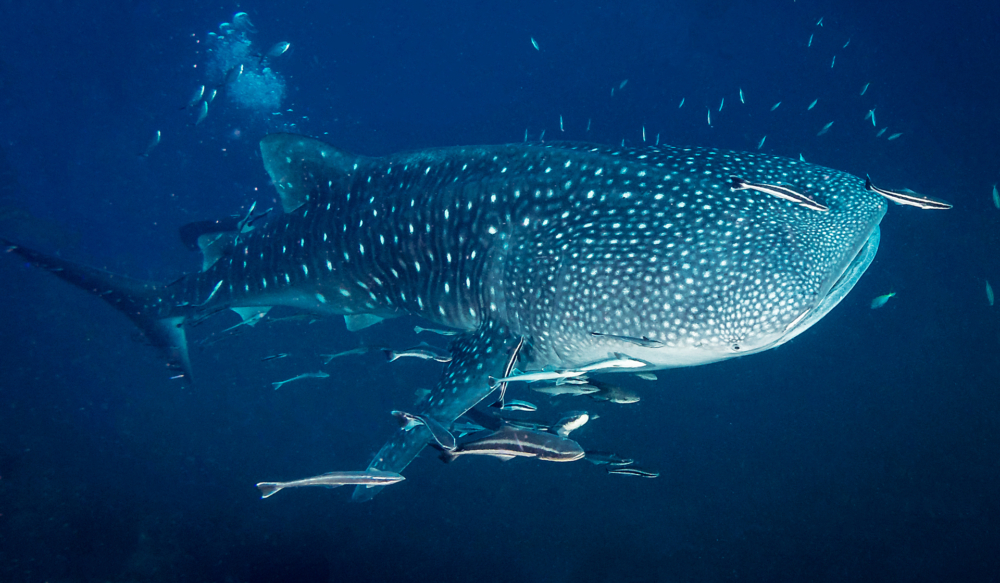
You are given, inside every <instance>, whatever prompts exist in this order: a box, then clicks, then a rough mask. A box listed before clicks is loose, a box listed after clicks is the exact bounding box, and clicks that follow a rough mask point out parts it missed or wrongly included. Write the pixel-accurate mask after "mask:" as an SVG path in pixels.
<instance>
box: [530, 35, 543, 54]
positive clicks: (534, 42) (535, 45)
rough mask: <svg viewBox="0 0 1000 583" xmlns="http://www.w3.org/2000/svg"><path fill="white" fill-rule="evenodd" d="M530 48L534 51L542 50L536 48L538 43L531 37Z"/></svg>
mask: <svg viewBox="0 0 1000 583" xmlns="http://www.w3.org/2000/svg"><path fill="white" fill-rule="evenodd" d="M531 46H533V47H535V50H536V51H540V50H542V49H540V48H539V47H538V41H536V40H535V39H534V37H532V39H531Z"/></svg>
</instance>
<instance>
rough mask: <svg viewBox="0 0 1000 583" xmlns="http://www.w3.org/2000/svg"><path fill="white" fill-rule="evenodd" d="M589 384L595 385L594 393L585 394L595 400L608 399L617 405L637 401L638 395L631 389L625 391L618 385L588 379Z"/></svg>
mask: <svg viewBox="0 0 1000 583" xmlns="http://www.w3.org/2000/svg"><path fill="white" fill-rule="evenodd" d="M590 384H591V385H593V386H595V387H597V389H598V391H597V392H596V393H588V394H587V396H588V397H590V398H591V399H595V400H597V401H608V402H609V403H615V404H618V405H631V404H632V403H638V402H639V400H640V399H639V395H637V394H635V393H633V392H632V391H627V390H625V389H623V388H621V387H619V386H618V385H611V384H607V383H601V382H598V381H593V380H592V381H590Z"/></svg>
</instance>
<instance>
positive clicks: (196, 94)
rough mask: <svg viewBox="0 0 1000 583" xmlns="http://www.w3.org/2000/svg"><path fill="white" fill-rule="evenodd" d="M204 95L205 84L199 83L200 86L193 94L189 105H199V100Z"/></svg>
mask: <svg viewBox="0 0 1000 583" xmlns="http://www.w3.org/2000/svg"><path fill="white" fill-rule="evenodd" d="M204 96H205V86H204V85H199V86H198V88H197V89H195V90H194V94H193V95H191V99H190V101H188V104H187V106H188V107H194V106H195V105H197V103H198V102H199V101H201V98H202V97H204ZM181 109H183V108H181Z"/></svg>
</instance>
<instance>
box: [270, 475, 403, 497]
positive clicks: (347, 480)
mask: <svg viewBox="0 0 1000 583" xmlns="http://www.w3.org/2000/svg"><path fill="white" fill-rule="evenodd" d="M405 479H406V478H404V477H403V476H400V475H399V474H396V473H393V472H383V471H379V470H365V471H363V472H330V473H328V474H322V475H319V476H313V477H312V478H305V479H302V480H294V481H291V482H260V483H258V484H257V487H258V488H260V493H261V496H260V497H261V498H269V497H271V496H273V495H274V494H275V492H277V491H278V490H283V489H284V488H297V487H299V486H323V487H325V488H336V487H338V486H364V487H365V488H374V487H375V486H378V487H383V486H388V485H389V484H395V483H396V482H401V481H403V480H405Z"/></svg>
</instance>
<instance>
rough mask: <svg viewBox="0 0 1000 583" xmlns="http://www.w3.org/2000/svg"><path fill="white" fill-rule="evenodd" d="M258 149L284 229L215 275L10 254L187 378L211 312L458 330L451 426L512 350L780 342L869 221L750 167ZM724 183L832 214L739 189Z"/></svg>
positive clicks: (388, 455)
mask: <svg viewBox="0 0 1000 583" xmlns="http://www.w3.org/2000/svg"><path fill="white" fill-rule="evenodd" d="M261 151H262V155H263V160H264V165H265V168H266V170H267V171H268V173H269V174H270V176H271V178H272V181H273V183H274V185H275V187H276V189H277V191H278V193H279V195H280V196H281V203H282V209H283V210H284V214H283V215H282V216H280V217H277V218H274V219H272V220H271V221H270V222H269V224H267V225H265V226H262V227H260V228H257V229H255V230H253V231H250V232H248V233H241V234H230V235H226V236H225V237H224V238H220V239H219V240H217V241H216V244H218V245H221V247H214V250H213V251H212V255H211V256H213V257H214V256H218V257H219V258H218V259H217V260H215V261H214V262H212V263H211V264H210V265H208V266H207V268H206V269H205V270H204V271H202V272H200V273H195V274H190V275H188V276H185V277H184V278H182V279H180V280H178V281H177V282H174V283H173V284H171V285H168V286H154V285H152V284H145V283H142V282H131V283H129V285H128V286H122V285H118V282H121V281H124V280H122V279H121V278H118V279H115V277H114V276H111V275H109V274H105V273H103V272H98V271H96V270H89V271H87V270H86V268H79V269H76V268H75V267H74V266H73V265H72V264H68V263H67V262H64V261H62V260H58V259H55V258H51V257H48V256H45V255H41V254H38V253H36V252H33V251H30V250H25V249H21V248H15V249H14V250H15V251H16V252H18V253H21V254H22V255H24V256H25V257H27V258H28V259H29V260H31V261H33V262H34V263H36V264H39V265H42V266H45V267H49V268H50V269H52V270H53V271H55V272H56V275H59V276H60V277H63V278H64V279H67V280H68V281H71V282H72V283H75V284H77V285H80V286H81V287H85V288H87V289H89V290H91V291H95V292H96V293H99V294H101V295H102V297H104V298H105V299H106V300H108V301H109V302H110V303H112V304H114V305H117V306H118V307H122V306H123V305H124V306H125V311H126V312H129V313H130V317H132V319H133V321H135V322H136V323H137V324H139V325H140V327H142V328H143V329H144V330H146V331H147V333H152V334H150V336H151V337H153V338H154V339H155V340H156V343H157V344H158V345H159V346H160V347H161V348H163V349H164V350H165V351H166V352H167V353H168V356H169V357H170V358H171V362H173V363H174V364H175V366H177V367H179V368H180V369H182V370H184V371H186V372H187V373H188V374H189V373H190V366H189V364H188V363H187V356H186V348H185V345H184V342H185V341H184V332H183V330H184V322H190V321H191V320H193V319H197V318H202V317H205V316H207V315H209V314H212V313H215V312H216V311H219V310H224V309H227V308H247V307H266V306H274V305H284V306H291V307H296V308H300V309H303V310H308V311H311V312H315V313H320V314H345V315H373V316H377V317H381V318H391V317H394V316H399V315H403V314H413V315H417V316H420V317H422V318H425V319H427V320H429V321H431V322H433V323H435V324H438V325H444V326H449V327H452V328H456V329H458V330H461V331H463V334H461V335H460V336H457V337H456V339H455V341H454V342H453V344H452V347H451V350H452V353H453V356H454V358H453V360H452V362H451V363H449V364H448V365H447V367H446V368H445V372H444V376H443V377H442V379H441V381H440V382H439V384H438V386H437V387H436V388H435V389H434V390H433V391H432V393H431V395H429V399H428V402H427V405H426V408H425V409H424V410H423V411H420V413H422V414H427V415H430V416H432V417H434V418H435V419H437V420H439V421H441V422H442V423H443V424H444V425H445V426H450V424H451V423H452V422H453V421H454V420H455V419H456V418H457V417H459V416H460V415H462V414H463V413H464V412H465V411H467V410H468V409H469V408H471V407H473V406H474V405H475V404H476V403H478V402H479V401H480V400H482V399H483V398H485V397H486V396H487V395H488V394H489V393H490V392H491V391H490V389H489V386H488V382H487V380H486V379H487V377H488V376H490V375H492V376H497V375H498V373H502V371H503V367H504V364H505V363H506V361H507V359H508V357H509V353H510V351H511V350H512V349H513V347H514V346H515V345H516V343H517V340H518V339H520V338H522V337H523V338H525V340H526V346H527V347H530V348H529V349H527V350H525V351H524V352H523V354H521V355H520V360H519V364H518V368H520V369H521V370H537V369H540V368H542V367H545V366H555V367H558V368H571V367H576V366H580V365H584V364H587V363H592V362H595V361H599V360H602V359H607V358H609V357H611V356H612V355H614V353H616V352H621V353H624V354H627V355H628V356H630V357H634V358H638V359H641V360H644V361H646V362H649V363H650V366H651V367H652V368H666V367H677V366H693V365H699V364H706V363H710V362H715V361H719V360H723V359H726V358H732V357H735V356H740V355H743V354H750V353H753V352H759V351H761V350H766V349H769V348H772V347H775V346H778V345H780V344H781V343H783V342H786V341H787V340H789V339H790V338H792V337H794V336H795V335H797V334H799V333H801V332H802V331H803V330H805V329H806V328H808V327H809V326H811V325H812V324H814V323H816V322H817V321H818V320H819V319H820V318H822V317H823V315H825V314H826V313H827V312H828V311H829V310H830V309H832V308H833V306H834V305H836V303H837V302H838V301H840V299H841V298H843V297H844V295H845V294H846V293H847V292H848V291H850V289H851V287H853V285H854V283H855V282H856V281H857V279H858V278H859V277H860V275H861V274H862V273H863V272H864V270H865V269H866V268H867V266H868V264H869V263H870V262H871V260H872V257H873V256H874V253H875V251H876V249H877V246H878V238H879V228H878V225H879V222H880V221H881V219H882V216H883V215H884V214H885V211H886V202H885V200H884V199H883V198H882V197H881V196H879V195H878V194H876V193H872V192H868V191H866V190H865V188H864V181H863V180H861V179H859V178H857V177H855V176H852V175H849V174H846V173H843V172H839V171H836V170H831V169H828V168H823V167H820V166H816V165H813V164H809V163H806V162H802V161H796V160H791V159H785V158H778V157H774V156H768V155H765V154H759V153H753V154H751V153H741V152H740V153H738V152H727V151H721V150H712V149H703V148H675V147H669V146H660V147H657V148H648V149H641V150H633V149H616V148H609V147H604V146H594V145H590V144H574V143H544V144H517V145H501V146H476V147H456V148H442V149H433V150H423V151H417V152H411V153H406V154H397V155H393V156H387V157H384V158H367V157H362V156H355V155H351V154H347V153H345V152H342V151H340V150H337V149H335V148H333V147H332V146H329V145H327V144H324V143H322V142H319V141H316V140H312V139H309V138H305V137H303V136H296V135H290V134H274V135H271V136H268V137H266V138H265V139H264V140H263V141H262V143H261ZM732 177H738V178H740V179H742V180H744V181H747V182H751V183H760V184H782V185H786V186H787V187H788V188H792V189H794V190H795V191H796V192H799V193H802V194H803V195H805V196H808V197H809V198H810V199H812V200H814V201H816V202H817V203H820V204H822V205H824V206H826V207H828V208H829V211H827V212H822V213H820V212H816V211H814V210H811V209H808V208H804V207H803V206H801V205H799V204H796V203H795V202H791V201H788V200H782V199H780V198H778V197H776V196H771V195H768V194H766V193H761V192H757V191H754V190H749V189H747V190H735V191H734V190H732V189H731V188H730V186H731V183H732ZM81 273H83V274H86V277H84V276H83V275H81ZM594 332H597V333H598V334H594ZM616 337H618V338H616ZM628 338H647V339H649V340H650V342H648V343H647V344H646V345H638V344H636V343H634V342H629V341H628V340H627V339H628ZM427 437H428V436H427V434H426V432H425V430H424V429H423V428H416V429H414V430H413V431H411V432H400V433H397V434H396V435H395V436H394V437H393V438H392V439H391V440H390V441H389V442H388V443H386V445H385V446H384V447H383V448H382V450H381V451H380V452H379V454H378V455H377V456H376V457H375V459H374V460H373V461H372V464H371V466H370V467H371V468H375V469H382V470H386V471H394V472H399V471H401V470H402V469H403V468H405V467H406V465H407V464H408V463H409V462H410V460H412V459H413V457H415V456H416V455H417V453H419V451H420V450H421V449H422V448H423V447H424V445H425V443H426V440H427ZM377 491H378V489H369V490H366V492H364V493H356V494H355V495H356V497H357V498H365V497H370V496H372V495H374V493H375V492H377Z"/></svg>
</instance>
